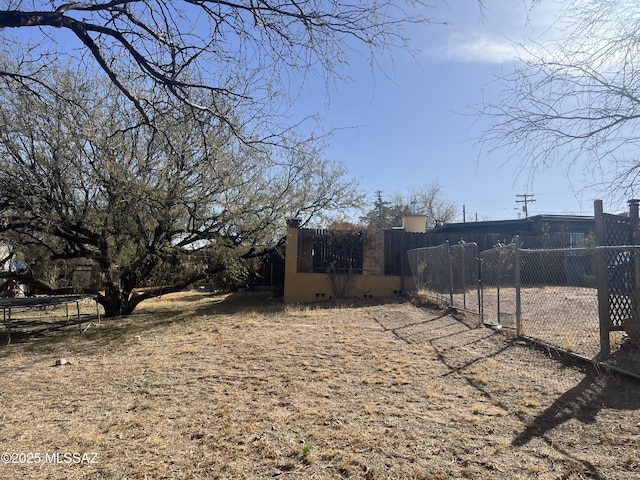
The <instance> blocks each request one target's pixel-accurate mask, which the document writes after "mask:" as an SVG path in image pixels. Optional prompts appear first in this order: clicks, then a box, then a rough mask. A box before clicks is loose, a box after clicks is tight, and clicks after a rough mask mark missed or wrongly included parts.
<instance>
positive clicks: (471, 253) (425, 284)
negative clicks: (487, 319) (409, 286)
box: [407, 243, 481, 323]
mask: <svg viewBox="0 0 640 480" xmlns="http://www.w3.org/2000/svg"><path fill="white" fill-rule="evenodd" d="M407 256H408V258H409V266H410V268H411V272H412V274H413V278H414V280H415V284H416V288H417V290H418V292H419V293H420V295H422V296H424V297H425V298H427V299H429V300H432V301H435V302H438V303H444V304H448V305H451V306H453V307H456V308H459V309H462V310H466V311H470V312H473V313H477V314H480V307H481V303H480V282H479V270H478V245H477V244H476V243H459V244H456V245H453V246H449V244H448V243H446V244H442V245H438V246H436V247H425V248H416V249H413V250H409V251H407ZM479 322H480V319H479V320H478V323H479Z"/></svg>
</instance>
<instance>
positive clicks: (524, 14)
mask: <svg viewBox="0 0 640 480" xmlns="http://www.w3.org/2000/svg"><path fill="white" fill-rule="evenodd" d="M465 4H466V2H459V3H455V4H452V3H449V6H450V9H449V10H448V11H446V12H443V13H442V16H443V18H447V17H448V18H450V19H451V22H449V23H448V24H447V26H446V27H441V28H437V29H436V28H434V29H432V30H431V31H430V32H429V33H428V35H427V36H426V37H423V41H422V44H423V45H426V48H423V51H424V52H425V53H427V55H428V56H429V57H430V58H431V59H433V60H436V61H448V62H461V63H493V64H502V63H509V62H513V61H514V60H516V59H517V58H518V56H519V54H522V53H524V50H523V49H522V45H528V46H529V47H528V48H529V49H530V50H531V51H536V50H538V49H539V47H540V46H544V45H550V44H551V41H552V39H553V37H556V38H557V37H558V35H562V34H563V33H562V30H561V29H559V28H558V27H559V25H557V23H556V22H557V20H558V15H559V12H560V9H561V3H560V2H557V1H556V0H547V1H546V2H540V3H535V6H533V7H532V8H527V5H529V6H531V5H530V4H528V3H527V2H522V3H520V2H516V3H515V4H514V3H511V2H505V1H504V0H485V1H484V2H483V5H484V6H485V8H484V9H483V10H482V14H481V15H478V14H477V12H476V13H475V14H472V13H470V10H469V8H468V6H469V5H468V4H466V5H465ZM465 7H466V8H465ZM471 11H473V10H471Z"/></svg>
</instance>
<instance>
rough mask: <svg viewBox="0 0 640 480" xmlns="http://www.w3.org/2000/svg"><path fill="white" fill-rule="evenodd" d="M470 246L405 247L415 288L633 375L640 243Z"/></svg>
mask: <svg viewBox="0 0 640 480" xmlns="http://www.w3.org/2000/svg"><path fill="white" fill-rule="evenodd" d="M473 245H474V244H460V245H453V246H451V247H449V246H448V245H441V246H439V247H430V248H422V249H416V250H412V251H410V252H408V253H409V263H410V265H411V269H412V272H414V278H415V280H416V287H417V290H418V293H419V294H420V295H424V296H426V297H429V298H431V299H434V300H437V301H439V302H443V303H446V304H449V305H451V306H453V307H456V308H460V309H464V310H466V311H471V312H477V313H478V314H479V318H480V322H479V323H484V324H485V325H489V326H494V327H498V328H504V329H506V330H507V329H508V330H510V331H513V332H514V333H515V335H517V336H518V337H525V338H528V339H530V340H533V341H535V342H537V343H540V344H543V345H546V346H551V347H554V348H558V349H561V350H563V351H565V352H568V353H570V354H573V355H576V356H579V357H581V358H585V359H589V360H591V361H594V362H597V363H600V364H602V365H605V366H608V367H611V368H615V369H617V370H622V371H624V372H626V373H630V374H632V375H635V376H640V288H639V285H638V284H637V282H636V279H637V278H639V277H640V247H634V246H615V247H593V248H568V249H521V248H519V246H518V244H517V242H516V243H515V244H511V245H507V246H498V247H495V248H492V249H490V250H485V251H483V252H481V253H480V254H478V252H477V246H475V248H476V249H475V250H474V249H473V248H474V247H473ZM475 292H477V295H476V294H474V293H475ZM636 329H637V332H636ZM603 343H607V345H606V348H605V346H604V345H603ZM603 351H606V353H607V354H606V355H603Z"/></svg>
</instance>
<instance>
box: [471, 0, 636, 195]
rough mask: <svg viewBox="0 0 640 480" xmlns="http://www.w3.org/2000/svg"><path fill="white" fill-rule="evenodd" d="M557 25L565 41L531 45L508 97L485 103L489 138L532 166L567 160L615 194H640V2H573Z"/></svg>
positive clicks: (507, 84) (508, 85)
mask: <svg viewBox="0 0 640 480" xmlns="http://www.w3.org/2000/svg"><path fill="white" fill-rule="evenodd" d="M555 27H559V28H560V29H561V30H562V31H563V32H564V34H565V37H564V39H563V40H562V41H560V42H557V43H555V44H553V45H545V46H544V47H543V46H542V45H529V46H528V48H527V51H526V52H525V53H524V54H523V55H522V56H521V59H520V63H519V65H518V66H517V68H516V69H515V70H514V72H513V73H512V74H511V75H509V76H507V77H506V78H503V80H504V91H503V96H502V98H501V102H500V103H497V104H490V105H485V106H484V107H483V108H482V109H481V113H482V114H483V115H486V116H488V117H489V118H490V119H491V126H490V128H488V129H487V131H486V132H485V135H484V137H483V139H482V143H483V145H484V147H485V148H486V149H488V150H489V151H494V150H496V149H507V150H508V151H509V153H510V155H511V158H512V159H513V160H514V161H515V162H518V164H519V165H520V166H521V167H522V168H523V169H528V170H529V171H531V172H535V171H536V170H538V169H542V168H545V167H548V166H550V165H553V164H564V165H565V166H566V167H567V169H568V171H569V172H571V171H572V169H574V168H575V169H578V168H579V169H580V170H582V171H589V172H592V175H593V177H592V178H593V183H594V185H597V184H600V185H601V186H602V187H604V188H606V190H608V191H610V192H612V193H613V195H614V196H620V195H624V196H628V195H637V194H638V193H640V192H639V187H640V185H639V184H638V177H639V175H640V158H639V156H638V151H639V150H638V147H639V146H640V135H639V133H638V132H639V124H638V119H639V118H640V64H639V61H640V55H639V54H640V5H638V3H637V2H632V1H617V0H590V1H588V2H571V3H569V4H567V5H566V9H565V11H564V12H563V14H562V15H561V16H560V20H559V21H558V25H556V26H555Z"/></svg>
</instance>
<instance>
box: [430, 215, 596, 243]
mask: <svg viewBox="0 0 640 480" xmlns="http://www.w3.org/2000/svg"><path fill="white" fill-rule="evenodd" d="M594 226H595V221H594V217H593V216H586V215H585V216H582V215H533V216H531V217H527V218H520V219H517V220H490V221H486V222H464V223H446V224H443V225H440V226H438V227H435V228H432V229H430V230H428V233H444V234H452V235H461V236H462V237H463V238H464V236H465V235H469V236H477V235H485V236H487V235H490V236H494V237H495V240H496V243H498V242H501V243H505V242H506V243H508V242H510V241H511V238H513V236H514V235H521V236H528V237H541V238H544V237H545V236H547V237H555V238H557V237H559V236H561V237H563V238H564V242H563V243H564V247H582V246H584V245H585V239H586V238H587V237H588V236H593V235H594Z"/></svg>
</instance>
